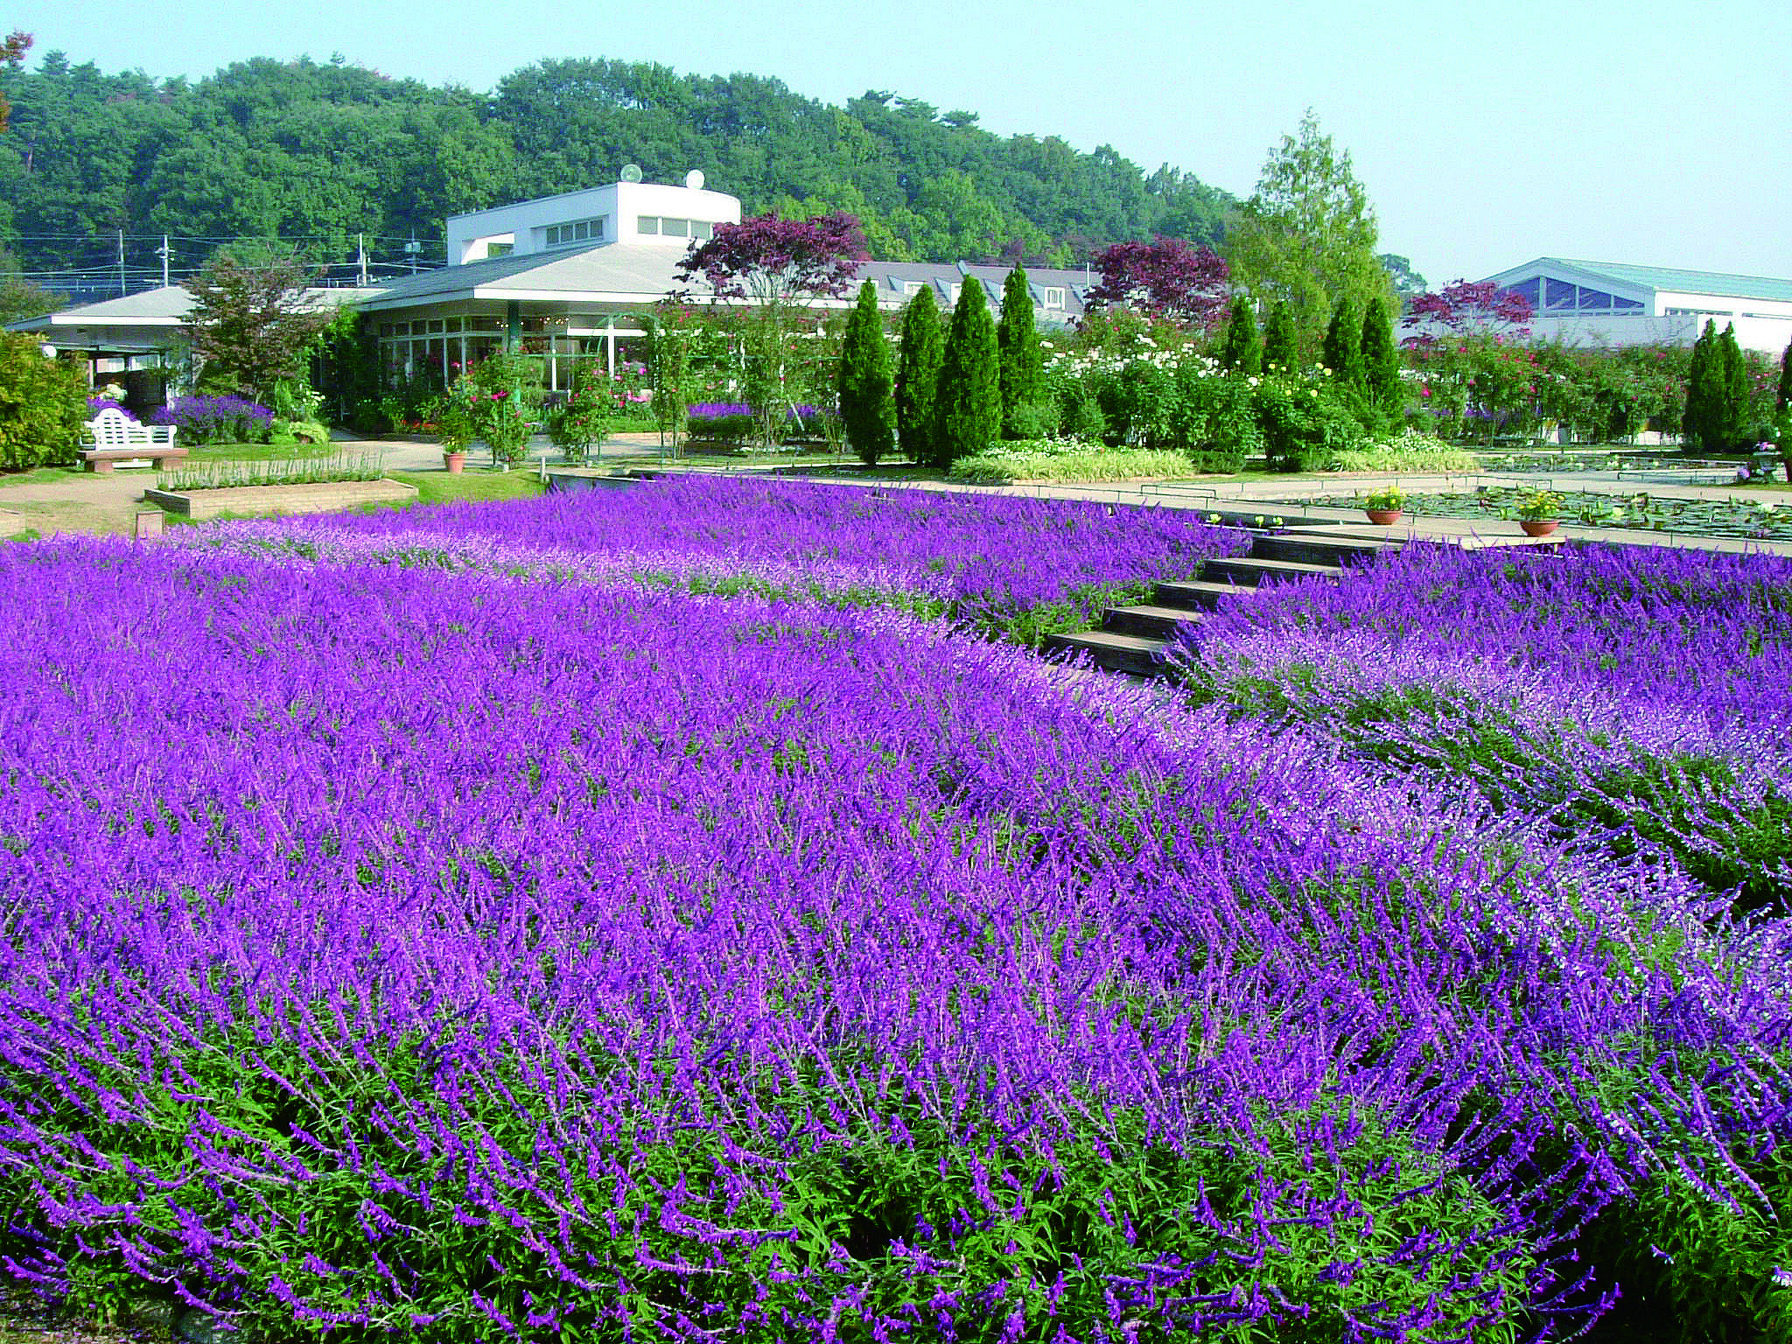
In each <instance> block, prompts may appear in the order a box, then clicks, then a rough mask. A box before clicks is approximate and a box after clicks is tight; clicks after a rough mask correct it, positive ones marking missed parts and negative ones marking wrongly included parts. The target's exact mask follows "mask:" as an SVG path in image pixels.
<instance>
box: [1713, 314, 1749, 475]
mask: <svg viewBox="0 0 1792 1344" xmlns="http://www.w3.org/2000/svg"><path fill="white" fill-rule="evenodd" d="M1717 348H1718V351H1719V354H1720V358H1721V360H1722V368H1723V382H1722V393H1721V398H1722V399H1721V401H1720V402H1719V406H1720V407H1721V410H1720V412H1719V415H1720V418H1719V421H1718V424H1719V432H1720V434H1721V436H1722V439H1723V446H1724V447H1725V448H1735V447H1737V446H1738V445H1740V444H1741V442H1742V439H1743V436H1744V435H1746V434H1747V433H1748V432H1749V430H1750V429H1752V428H1753V426H1752V425H1745V424H1744V423H1743V420H1744V419H1745V418H1746V417H1747V415H1748V365H1747V364H1746V363H1744V362H1743V358H1742V347H1741V346H1740V345H1738V344H1737V343H1736V324H1735V323H1734V322H1730V323H1727V324H1725V326H1724V334H1723V335H1722V336H1720V337H1718V342H1717Z"/></svg>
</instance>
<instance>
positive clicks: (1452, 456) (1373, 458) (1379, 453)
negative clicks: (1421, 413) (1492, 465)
mask: <svg viewBox="0 0 1792 1344" xmlns="http://www.w3.org/2000/svg"><path fill="white" fill-rule="evenodd" d="M1480 465H1481V463H1480V459H1479V458H1477V457H1476V456H1475V455H1474V454H1473V453H1471V452H1469V451H1468V450H1467V449H1465V448H1456V447H1452V446H1451V445H1450V444H1447V443H1445V442H1444V441H1443V440H1442V439H1439V438H1436V437H1434V436H1432V435H1430V434H1411V433H1408V434H1399V435H1396V436H1394V437H1393V438H1385V439H1377V440H1374V441H1372V442H1369V443H1365V444H1364V445H1363V446H1362V447H1360V448H1340V449H1339V450H1338V451H1337V453H1336V455H1335V456H1334V457H1333V459H1332V465H1331V469H1332V470H1333V471H1475V470H1478V469H1479V468H1480Z"/></svg>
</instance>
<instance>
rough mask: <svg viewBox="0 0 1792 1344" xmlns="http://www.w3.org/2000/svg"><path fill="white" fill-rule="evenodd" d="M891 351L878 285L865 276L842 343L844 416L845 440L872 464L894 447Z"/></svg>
mask: <svg viewBox="0 0 1792 1344" xmlns="http://www.w3.org/2000/svg"><path fill="white" fill-rule="evenodd" d="M891 391H892V386H891V378H890V352H889V351H888V350H887V349H886V348H885V346H884V320H883V317H882V315H881V314H879V312H878V311H877V285H876V284H875V283H874V282H872V281H870V280H867V281H866V282H865V283H864V284H863V285H862V286H860V288H859V301H858V302H857V303H855V304H854V305H853V308H852V312H851V313H850V314H849V315H848V316H847V319H846V338H845V340H844V342H843V343H842V345H841V347H840V379H839V392H840V419H841V422H842V424H843V425H844V426H845V429H846V441H847V442H848V443H850V444H851V445H852V448H853V451H854V452H855V453H857V454H858V455H859V461H861V462H863V463H864V464H865V465H866V466H868V467H873V466H876V465H877V462H878V459H879V458H881V457H882V456H883V455H884V454H885V453H887V452H890V451H891V450H892V449H893V448H895V446H896V403H895V400H894V399H893V398H892V396H891Z"/></svg>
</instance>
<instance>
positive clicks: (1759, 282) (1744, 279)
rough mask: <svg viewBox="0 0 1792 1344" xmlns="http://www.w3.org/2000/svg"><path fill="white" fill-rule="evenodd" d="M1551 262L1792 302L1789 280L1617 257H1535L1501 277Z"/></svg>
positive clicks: (1644, 285)
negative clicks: (1648, 263)
mask: <svg viewBox="0 0 1792 1344" xmlns="http://www.w3.org/2000/svg"><path fill="white" fill-rule="evenodd" d="M1550 266H1556V267H1560V268H1562V269H1564V270H1572V271H1578V272H1580V273H1582V274H1584V275H1591V276H1597V277H1599V278H1600V279H1603V280H1605V281H1607V282H1608V283H1612V284H1620V285H1631V286H1635V287H1637V288H1641V289H1649V290H1655V291H1657V292H1659V291H1662V290H1666V291H1668V292H1670V293H1680V294H1710V295H1714V296H1718V297H1723V298H1736V299H1770V300H1777V301H1779V302H1781V303H1792V280H1776V279H1774V278H1773V277H1771V276H1763V275H1730V274H1726V273H1724V272H1721V271H1686V270H1679V269H1677V268H1675V267H1671V266H1631V265H1628V264H1626V263H1623V262H1616V261H1577V260H1574V259H1573V258H1569V257H1538V258H1537V259H1536V260H1535V261H1527V262H1526V263H1525V264H1524V265H1522V266H1514V267H1512V268H1511V269H1510V270H1506V271H1501V272H1500V278H1501V279H1504V278H1506V277H1508V276H1514V275H1518V274H1520V273H1528V272H1532V271H1538V270H1542V269H1545V268H1547V267H1550Z"/></svg>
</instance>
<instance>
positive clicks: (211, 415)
mask: <svg viewBox="0 0 1792 1344" xmlns="http://www.w3.org/2000/svg"><path fill="white" fill-rule="evenodd" d="M149 421H150V423H151V424H152V425H173V426H174V427H175V428H176V429H178V430H179V431H180V437H181V438H182V439H185V440H186V441H187V442H189V443H262V442H264V441H266V439H267V437H268V432H269V430H270V429H271V427H272V426H273V423H274V413H273V412H272V411H270V410H269V409H268V408H267V407H266V406H263V405H260V404H259V403H257V402H253V401H249V400H248V399H247V398H244V397H234V396H228V397H175V398H174V399H173V400H172V401H170V402H169V403H168V404H167V405H165V406H161V407H158V408H157V409H156V411H155V412H154V414H152V415H151V416H150V417H149Z"/></svg>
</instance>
